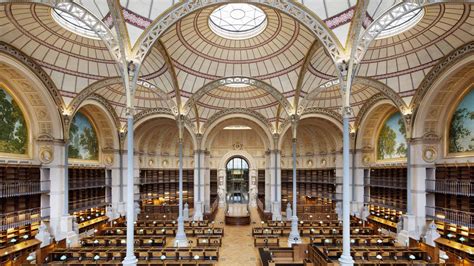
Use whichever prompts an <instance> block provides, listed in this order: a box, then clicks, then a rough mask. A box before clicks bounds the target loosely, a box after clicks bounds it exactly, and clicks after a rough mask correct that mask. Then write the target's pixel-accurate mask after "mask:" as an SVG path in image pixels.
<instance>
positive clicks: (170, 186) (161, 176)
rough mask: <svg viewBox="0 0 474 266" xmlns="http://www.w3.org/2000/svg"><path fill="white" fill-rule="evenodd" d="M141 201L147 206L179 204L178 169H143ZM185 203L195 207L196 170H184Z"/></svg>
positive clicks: (141, 175) (141, 171)
mask: <svg viewBox="0 0 474 266" xmlns="http://www.w3.org/2000/svg"><path fill="white" fill-rule="evenodd" d="M140 199H141V200H142V203H143V204H145V205H162V204H167V205H174V204H178V201H179V171H178V169H141V170H140ZM183 202H184V203H186V202H187V203H188V204H189V206H190V207H192V206H193V203H194V169H183Z"/></svg>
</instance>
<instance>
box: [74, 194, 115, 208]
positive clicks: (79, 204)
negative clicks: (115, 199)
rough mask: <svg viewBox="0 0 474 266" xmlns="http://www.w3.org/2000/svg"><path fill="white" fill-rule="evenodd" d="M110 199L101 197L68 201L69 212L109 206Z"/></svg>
mask: <svg viewBox="0 0 474 266" xmlns="http://www.w3.org/2000/svg"><path fill="white" fill-rule="evenodd" d="M110 201H111V198H110V197H106V196H102V197H96V198H87V199H82V200H76V201H72V202H71V201H70V202H69V211H70V212H75V211H81V210H86V209H90V208H96V207H103V206H107V205H109V204H110Z"/></svg>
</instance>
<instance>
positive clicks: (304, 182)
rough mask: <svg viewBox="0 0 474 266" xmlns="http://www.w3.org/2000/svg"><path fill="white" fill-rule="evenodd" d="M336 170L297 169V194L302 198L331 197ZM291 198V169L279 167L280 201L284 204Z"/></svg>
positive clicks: (333, 193) (334, 189)
mask: <svg viewBox="0 0 474 266" xmlns="http://www.w3.org/2000/svg"><path fill="white" fill-rule="evenodd" d="M335 176H336V170H335V169H333V168H328V169H323V170H321V169H320V170H297V172H296V178H297V194H298V195H299V196H300V197H301V198H303V197H304V196H309V197H321V198H330V199H332V198H333V197H334V196H335V192H336V183H335ZM292 198H293V169H281V201H282V206H286V204H287V203H288V202H290V201H291V200H292Z"/></svg>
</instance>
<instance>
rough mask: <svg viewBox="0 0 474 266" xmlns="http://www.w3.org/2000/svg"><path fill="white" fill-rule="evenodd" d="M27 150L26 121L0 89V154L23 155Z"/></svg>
mask: <svg viewBox="0 0 474 266" xmlns="http://www.w3.org/2000/svg"><path fill="white" fill-rule="evenodd" d="M27 149H28V132H27V127H26V121H25V118H24V117H23V113H22V112H21V109H20V107H19V106H18V104H17V103H16V102H15V100H14V99H13V98H12V97H11V95H9V94H8V93H7V92H6V91H5V89H3V88H1V87H0V152H4V153H15V154H25V153H26V152H27Z"/></svg>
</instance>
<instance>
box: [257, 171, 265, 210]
mask: <svg viewBox="0 0 474 266" xmlns="http://www.w3.org/2000/svg"><path fill="white" fill-rule="evenodd" d="M257 173H258V175H257V189H258V198H259V199H260V200H261V201H262V202H265V170H263V169H260V170H258V172H257Z"/></svg>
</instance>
